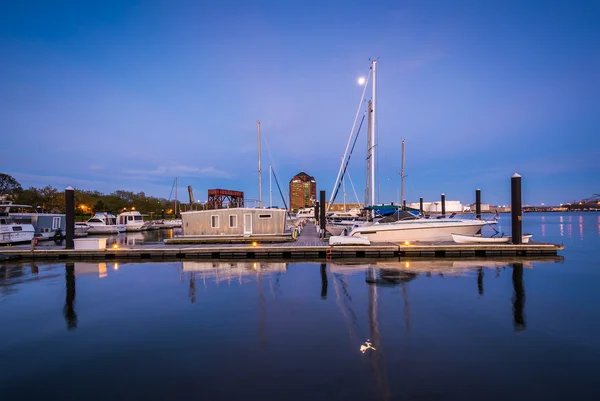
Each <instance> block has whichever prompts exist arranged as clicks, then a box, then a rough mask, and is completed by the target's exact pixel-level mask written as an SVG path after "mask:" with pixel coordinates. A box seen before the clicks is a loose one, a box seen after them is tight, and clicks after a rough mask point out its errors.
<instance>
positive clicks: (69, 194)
mask: <svg viewBox="0 0 600 401" xmlns="http://www.w3.org/2000/svg"><path fill="white" fill-rule="evenodd" d="M65 213H66V219H65V220H66V225H67V227H66V237H65V239H66V244H65V249H73V248H74V247H75V243H74V242H73V239H74V238H75V190H74V189H73V188H72V187H67V188H65Z"/></svg>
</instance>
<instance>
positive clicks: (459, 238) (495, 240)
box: [452, 234, 533, 244]
mask: <svg viewBox="0 0 600 401" xmlns="http://www.w3.org/2000/svg"><path fill="white" fill-rule="evenodd" d="M531 237H533V235H532V234H524V235H523V236H522V237H521V238H522V240H521V242H522V243H523V244H527V243H529V240H530V239H531ZM452 239H453V240H454V242H456V243H457V244H506V243H509V242H511V241H512V236H502V237H482V236H481V235H462V234H452Z"/></svg>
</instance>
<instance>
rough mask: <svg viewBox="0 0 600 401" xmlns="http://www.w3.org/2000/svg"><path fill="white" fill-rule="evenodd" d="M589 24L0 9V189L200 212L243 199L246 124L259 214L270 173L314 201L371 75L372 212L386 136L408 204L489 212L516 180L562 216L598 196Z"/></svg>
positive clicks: (430, 14)
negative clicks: (222, 196)
mask: <svg viewBox="0 0 600 401" xmlns="http://www.w3.org/2000/svg"><path fill="white" fill-rule="evenodd" d="M598 21H600V3H598V2H594V1H590V2H584V1H561V2H558V1H540V2H534V1H525V2H524V1H502V2H497V1H470V2H461V1H451V2H448V1H401V0H397V1H368V2H365V1H360V2H353V1H326V0H321V1H311V0H304V1H292V0H290V1H281V0H277V1H251V2H248V1H189V2H184V1H139V2H133V1H130V2H127V1H115V2H109V1H98V2H92V1H89V2H88V1H85V2H82V1H72V2H63V1H55V2H49V1H40V2H35V1H20V2H10V3H6V4H4V5H3V6H2V10H1V12H0V88H1V90H0V135H1V136H2V142H1V143H2V145H1V146H0V172H4V173H8V174H11V175H13V176H14V177H15V178H16V179H17V180H18V181H19V182H20V183H21V184H22V185H23V186H24V187H29V186H36V187H41V186H45V185H52V186H54V187H57V188H64V187H66V186H67V185H72V186H74V187H76V188H79V189H95V190H99V191H102V192H112V191H114V190H117V189H124V190H129V191H134V192H138V191H144V192H146V193H147V194H149V195H154V196H159V197H165V198H166V197H168V196H169V193H170V191H171V186H172V185H173V181H174V179H175V177H176V176H177V177H179V183H180V194H183V193H184V192H185V191H184V188H185V187H186V186H187V185H192V186H193V188H194V191H195V197H196V199H199V200H205V199H206V191H207V189H209V188H227V189H234V190H242V191H244V192H245V193H246V197H247V198H253V199H256V198H258V184H257V141H256V120H261V126H262V137H263V145H262V154H263V157H262V164H263V190H264V191H263V199H264V200H265V201H268V190H269V176H268V165H269V164H273V165H274V167H275V168H276V171H277V173H278V175H279V178H280V181H281V182H282V183H283V184H284V186H285V187H287V183H288V182H289V180H290V178H291V177H292V176H293V175H294V174H296V173H298V172H299V171H301V170H304V171H306V172H307V173H308V174H310V175H313V176H315V178H316V180H317V183H318V187H319V189H324V190H326V191H327V197H329V193H330V191H331V189H332V187H333V183H334V181H335V177H336V175H337V171H338V168H339V161H340V158H341V157H342V155H343V152H344V148H345V146H346V141H347V139H348V135H349V132H350V128H351V126H352V122H353V119H354V114H355V112H356V107H357V105H358V103H359V100H360V95H361V91H362V88H361V87H360V86H358V85H357V83H356V79H357V77H358V76H360V75H366V74H367V73H368V69H369V58H377V57H378V58H379V64H378V97H377V102H378V108H377V114H378V116H377V128H378V132H377V136H378V140H377V142H378V144H379V146H378V147H379V150H380V153H379V181H380V185H379V188H380V198H379V201H382V202H383V201H385V202H388V201H391V200H393V201H396V200H397V199H398V192H399V185H400V180H399V176H398V174H397V172H398V171H400V164H401V162H400V153H401V152H400V149H401V145H400V143H401V140H402V138H405V139H406V163H405V172H406V175H407V176H408V177H407V178H406V183H405V188H406V198H407V200H408V201H409V202H411V201H418V198H419V197H420V196H422V197H424V198H425V200H438V199H439V196H440V193H442V192H444V193H445V194H446V199H448V200H460V201H462V202H464V203H470V202H473V201H474V197H475V195H474V193H475V189H476V188H481V190H482V197H483V201H484V202H485V203H493V204H506V203H509V202H510V177H511V175H512V174H513V173H515V172H518V173H520V174H521V175H522V176H523V193H524V195H523V196H524V199H523V201H524V203H526V204H540V203H542V202H545V203H546V204H558V203H561V202H567V201H572V200H574V199H579V198H583V197H587V196H590V195H592V194H593V193H598V192H600V178H599V177H600V167H599V166H600V164H599V162H598V160H600V139H598V137H599V134H600V24H599V23H598ZM365 133H366V130H365V131H363V132H362V133H361V138H359V142H358V143H359V145H358V148H359V149H357V151H356V152H355V154H354V156H353V160H352V163H351V165H350V175H351V178H352V180H353V182H354V185H355V187H356V191H357V192H358V193H359V196H361V200H362V193H363V191H364V181H365V178H364V177H365V172H364V171H365V169H366V167H365V153H366V138H365ZM267 144H268V147H267ZM269 150H270V152H269ZM347 193H348V197H347V200H348V201H349V202H350V201H352V200H354V195H352V191H351V189H350V188H347ZM274 194H275V190H274ZM274 197H275V195H274ZM181 198H182V196H180V199H181ZM278 199H279V198H278V197H277V198H276V201H275V202H274V203H276V204H279V205H281V201H279V200H278ZM338 199H341V198H338Z"/></svg>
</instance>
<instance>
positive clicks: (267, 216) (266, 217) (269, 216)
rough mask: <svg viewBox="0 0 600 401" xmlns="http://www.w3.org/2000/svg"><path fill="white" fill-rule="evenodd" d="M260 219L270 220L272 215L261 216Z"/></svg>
mask: <svg viewBox="0 0 600 401" xmlns="http://www.w3.org/2000/svg"><path fill="white" fill-rule="evenodd" d="M258 218H259V219H270V218H271V215H270V214H259V215H258Z"/></svg>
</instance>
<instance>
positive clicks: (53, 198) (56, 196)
mask: <svg viewBox="0 0 600 401" xmlns="http://www.w3.org/2000/svg"><path fill="white" fill-rule="evenodd" d="M0 197H2V198H4V199H5V200H10V201H12V202H13V203H16V204H24V205H31V206H33V207H35V208H37V209H38V210H40V211H42V212H47V213H65V192H64V191H59V190H58V189H57V188H53V187H52V186H51V185H47V186H45V187H43V188H36V187H29V188H27V189H23V188H22V186H21V184H20V183H19V182H18V181H17V180H15V179H14V178H13V177H11V176H10V175H8V174H2V173H0ZM179 207H181V206H179ZM134 208H135V210H137V211H139V212H140V213H142V214H148V215H151V216H152V215H154V216H156V217H157V218H159V217H160V216H161V215H162V213H163V211H164V213H165V214H166V215H169V214H171V215H172V214H174V213H175V210H174V208H175V204H174V201H173V200H168V199H165V198H156V197H153V196H146V194H145V193H144V192H138V193H134V192H130V191H123V190H117V191H115V192H112V193H110V194H103V193H101V192H98V191H86V190H80V189H75V214H76V215H90V214H93V213H95V212H113V213H115V214H116V213H120V212H122V211H124V210H133V209H134Z"/></svg>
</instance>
